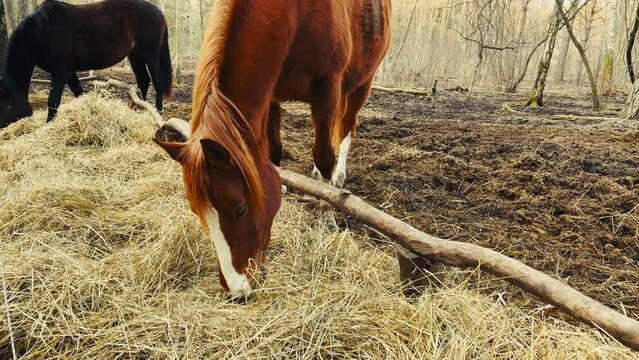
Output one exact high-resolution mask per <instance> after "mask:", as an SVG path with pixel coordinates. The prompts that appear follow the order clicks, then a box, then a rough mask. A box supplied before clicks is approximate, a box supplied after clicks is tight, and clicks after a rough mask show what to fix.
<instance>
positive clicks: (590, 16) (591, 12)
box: [577, 0, 597, 84]
mask: <svg viewBox="0 0 639 360" xmlns="http://www.w3.org/2000/svg"><path fill="white" fill-rule="evenodd" d="M596 11H597V0H592V3H591V4H590V8H589V9H588V8H587V9H586V14H585V18H586V22H585V24H584V33H583V37H582V38H581V44H582V45H583V47H584V50H588V41H589V40H590V31H591V30H592V22H593V20H594V18H595V12H596ZM582 75H583V67H581V66H580V67H579V68H578V69H577V84H580V83H581V77H582Z"/></svg>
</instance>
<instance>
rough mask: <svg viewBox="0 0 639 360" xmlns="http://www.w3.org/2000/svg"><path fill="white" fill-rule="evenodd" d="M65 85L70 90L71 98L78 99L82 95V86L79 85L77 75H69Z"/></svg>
mask: <svg viewBox="0 0 639 360" xmlns="http://www.w3.org/2000/svg"><path fill="white" fill-rule="evenodd" d="M67 85H68V86H69V89H71V92H72V93H73V96H75V97H80V96H81V95H82V94H84V90H83V89H82V84H81V83H80V79H79V78H78V74H76V73H72V74H71V75H69V78H68V79H67Z"/></svg>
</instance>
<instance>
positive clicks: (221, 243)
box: [206, 208, 252, 296]
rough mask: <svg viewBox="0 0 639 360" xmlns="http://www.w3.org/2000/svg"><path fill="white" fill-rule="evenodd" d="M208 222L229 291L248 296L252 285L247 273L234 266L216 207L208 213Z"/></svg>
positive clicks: (232, 293)
mask: <svg viewBox="0 0 639 360" xmlns="http://www.w3.org/2000/svg"><path fill="white" fill-rule="evenodd" d="M206 224H207V225H208V227H209V234H210V236H211V240H212V241H213V244H214V245H215V251H216V252H217V259H218V261H219V262H220V271H221V272H222V275H224V279H225V280H226V284H227V285H228V287H229V293H231V295H246V296H248V295H249V294H250V293H251V291H252V289H251V285H250V283H249V280H248V278H247V277H246V275H244V274H240V273H238V272H237V270H235V267H233V257H232V255H231V248H230V247H229V244H228V242H227V241H226V238H225V237H224V233H223V232H222V228H221V227H220V217H219V214H218V212H217V211H216V210H215V209H213V208H211V210H210V211H209V212H208V213H207V214H206Z"/></svg>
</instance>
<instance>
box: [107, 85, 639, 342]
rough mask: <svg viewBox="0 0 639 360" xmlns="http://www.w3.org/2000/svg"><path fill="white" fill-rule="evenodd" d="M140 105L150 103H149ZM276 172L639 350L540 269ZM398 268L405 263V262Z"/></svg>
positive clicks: (614, 315) (634, 324) (630, 325)
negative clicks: (437, 234) (426, 230)
mask: <svg viewBox="0 0 639 360" xmlns="http://www.w3.org/2000/svg"><path fill="white" fill-rule="evenodd" d="M106 84H109V86H115V87H119V88H122V89H126V88H127V87H128V85H126V84H125V83H123V82H121V81H117V80H110V81H108V82H106ZM97 85H105V84H96V86H97ZM132 88H133V89H131V87H128V89H129V95H130V96H131V97H132V98H135V97H137V100H138V102H139V103H140V104H138V105H139V106H141V107H142V108H144V109H147V110H149V111H151V112H152V113H155V114H154V117H155V118H156V120H157V117H159V120H160V121H158V125H159V126H160V128H164V126H165V125H166V123H164V122H163V120H162V116H161V115H160V114H159V113H157V110H155V108H154V107H153V106H152V105H151V104H149V103H147V102H145V101H143V100H141V99H140V98H139V96H137V87H135V86H134V87H132ZM133 95H135V97H134V96H133ZM141 103H146V105H144V104H141ZM147 105H148V106H147ZM156 115H157V116H156ZM171 120H172V122H173V124H174V125H175V126H176V128H175V129H174V130H175V131H176V132H178V133H180V134H182V135H183V136H184V138H185V139H188V137H189V136H190V126H189V123H187V122H186V121H184V120H182V119H177V118H174V119H171ZM278 171H279V174H280V177H281V178H282V182H283V184H284V185H286V186H288V187H289V188H292V189H296V190H298V191H300V192H302V193H304V194H308V195H311V196H313V197H315V198H317V199H320V200H324V201H326V202H327V203H329V204H331V205H332V206H334V207H335V208H337V209H339V210H340V211H342V212H343V213H345V214H348V215H350V216H353V217H354V218H356V219H358V220H359V221H361V222H363V223H364V224H366V225H368V226H370V227H372V228H374V229H375V230H377V231H379V232H380V233H382V234H384V235H385V236H387V237H389V238H390V239H392V240H393V241H395V242H397V243H399V244H400V245H402V246H404V247H405V248H407V249H409V250H410V251H411V252H413V253H415V254H418V255H420V256H422V257H424V258H427V259H433V260H436V261H438V262H441V263H443V264H446V265H450V266H455V267H460V268H480V269H481V270H483V271H486V272H487V273H490V274H492V275H494V276H496V277H498V278H500V279H503V280H505V281H508V282H509V283H511V284H513V285H515V286H517V287H519V288H520V289H523V290H524V291H526V292H528V293H530V294H533V295H535V296H537V297H538V298H540V299H541V300H543V301H545V302H547V303H549V304H551V305H553V306H555V307H557V308H559V309H561V310H563V311H564V312H566V313H567V314H568V315H570V316H572V317H573V318H575V319H577V320H579V321H581V322H583V323H584V324H586V325H588V326H590V327H593V328H595V329H598V330H603V331H604V332H605V333H606V334H609V335H610V336H612V337H613V338H615V339H616V340H618V341H619V342H621V343H622V344H624V345H626V346H628V347H629V348H631V349H633V350H636V351H639V322H638V321H637V320H634V319H631V318H629V317H627V316H624V315H623V314H621V313H619V312H617V311H615V310H613V309H611V308H609V307H607V306H605V305H603V304H601V303H599V302H597V301H596V300H594V299H592V298H590V297H588V296H586V295H584V294H582V293H580V292H579V291H577V290H575V289H573V288H571V287H570V286H568V285H566V284H564V283H563V282H561V281H559V280H557V279H555V278H553V277H551V276H549V275H546V274H544V273H542V272H541V271H538V270H535V269H533V268H531V267H529V266H528V265H525V264H523V263H521V262H519V261H517V260H515V259H512V258H509V257H507V256H506V255H503V254H500V253H498V252H496V251H493V250H490V249H486V248H484V247H481V246H478V245H474V244H469V243H463V242H457V241H448V240H444V239H440V238H436V237H434V236H431V235H428V234H426V233H424V232H421V231H419V230H418V229H416V228H414V227H413V226H411V225H408V224H407V223H405V222H403V221H401V220H399V219H396V218H394V217H392V216H390V215H388V214H386V213H384V212H383V211H381V210H379V209H377V208H375V207H373V206H371V205H369V204H367V203H365V202H364V201H363V200H362V199H360V198H359V197H357V196H355V195H353V194H352V193H351V192H350V191H348V190H342V189H338V188H335V187H333V186H330V185H328V184H325V183H322V182H319V181H316V180H312V179H310V178H308V177H305V176H302V175H299V174H296V173H294V172H291V171H288V170H283V169H278ZM400 265H402V263H401V262H400Z"/></svg>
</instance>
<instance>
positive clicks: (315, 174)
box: [311, 165, 324, 181]
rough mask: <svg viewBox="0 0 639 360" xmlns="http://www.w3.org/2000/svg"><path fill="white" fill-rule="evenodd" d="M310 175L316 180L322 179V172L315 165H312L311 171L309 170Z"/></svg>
mask: <svg viewBox="0 0 639 360" xmlns="http://www.w3.org/2000/svg"><path fill="white" fill-rule="evenodd" d="M311 177H312V178H313V179H315V180H317V181H324V180H323V179H322V173H320V171H319V169H318V168H317V165H313V171H312V172H311Z"/></svg>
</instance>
